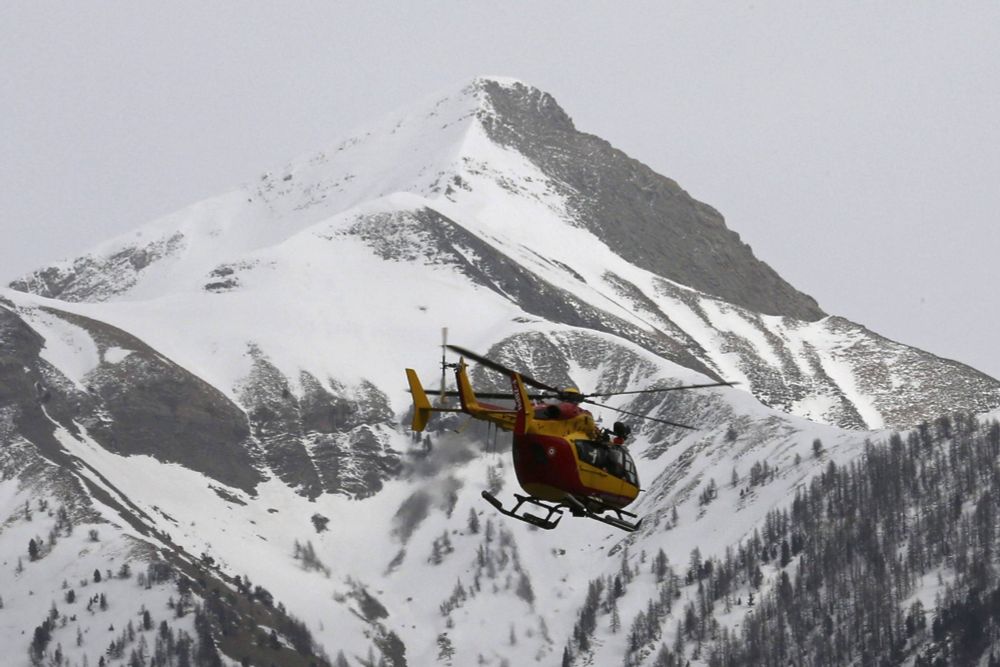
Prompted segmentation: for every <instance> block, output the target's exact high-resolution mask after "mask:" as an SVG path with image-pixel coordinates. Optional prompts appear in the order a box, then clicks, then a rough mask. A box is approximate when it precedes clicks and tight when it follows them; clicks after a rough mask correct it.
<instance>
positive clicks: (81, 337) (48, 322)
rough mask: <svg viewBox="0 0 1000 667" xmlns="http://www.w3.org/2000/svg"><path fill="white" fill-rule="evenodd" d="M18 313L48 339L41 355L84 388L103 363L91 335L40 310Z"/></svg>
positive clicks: (25, 310)
mask: <svg viewBox="0 0 1000 667" xmlns="http://www.w3.org/2000/svg"><path fill="white" fill-rule="evenodd" d="M13 294H14V293H12V295H13ZM18 314H19V315H21V316H22V317H23V318H24V319H25V320H26V321H27V322H28V323H29V324H30V325H31V326H32V328H34V329H35V331H37V332H38V333H40V334H41V335H42V337H43V338H44V339H45V345H44V347H43V348H42V350H41V352H40V353H39V356H41V357H42V359H44V360H45V361H47V362H49V363H50V364H52V365H53V366H55V367H56V368H58V369H59V370H61V371H62V372H63V374H64V375H66V377H68V378H69V379H70V380H72V381H73V382H74V383H75V384H76V385H77V386H78V387H82V386H84V384H85V381H84V377H85V376H86V375H87V373H89V372H90V371H92V370H93V369H95V368H97V365H98V364H99V363H100V361H101V358H100V353H99V352H98V349H97V344H96V343H95V342H94V340H93V339H92V338H91V337H90V335H89V334H88V333H87V332H86V331H85V330H83V329H82V328H80V327H78V326H76V325H75V324H71V323H70V322H67V321H66V320H65V319H63V318H61V317H58V316H56V315H54V314H52V313H50V312H47V311H45V310H42V309H41V308H33V307H28V308H21V309H18Z"/></svg>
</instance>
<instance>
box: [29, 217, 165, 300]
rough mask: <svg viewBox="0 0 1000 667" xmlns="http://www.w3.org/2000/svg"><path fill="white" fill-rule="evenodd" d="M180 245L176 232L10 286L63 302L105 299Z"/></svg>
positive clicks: (49, 269) (54, 267) (87, 257)
mask: <svg viewBox="0 0 1000 667" xmlns="http://www.w3.org/2000/svg"><path fill="white" fill-rule="evenodd" d="M183 247H184V235H183V234H181V233H180V232H177V233H175V234H170V235H167V236H164V237H163V238H160V239H157V240H155V241H151V242H149V243H145V244H135V245H133V246H129V247H126V248H123V249H121V250H119V251H117V252H114V253H112V254H111V255H108V256H101V255H83V256H81V257H78V258H77V259H75V260H73V261H72V262H71V263H69V262H67V263H61V264H55V265H52V266H49V267H46V268H44V269H39V270H38V271H34V272H33V273H30V274H28V275H27V276H25V277H24V278H19V279H18V280H15V281H13V282H11V284H10V287H12V288H13V289H16V290H18V291H21V292H30V293H32V294H38V295H39V296H45V297H49V298H51V299H62V300H63V301H105V300H107V299H110V298H112V297H114V296H116V295H118V294H121V293H123V292H125V291H127V290H128V289H129V288H131V287H132V286H133V285H135V283H136V281H137V280H138V278H139V275H140V274H141V273H142V271H143V270H144V269H145V268H146V267H148V266H150V265H151V264H153V263H154V262H156V261H157V260H160V259H162V258H164V257H167V256H169V255H172V254H174V253H176V252H178V251H180V250H181V249H183Z"/></svg>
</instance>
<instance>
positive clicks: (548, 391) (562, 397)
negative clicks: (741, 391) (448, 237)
mask: <svg viewBox="0 0 1000 667" xmlns="http://www.w3.org/2000/svg"><path fill="white" fill-rule="evenodd" d="M443 347H446V348H448V349H449V350H451V351H453V352H457V353H458V354H460V355H462V356H463V357H467V358H469V359H472V360H473V361H475V362H477V363H479V364H480V365H482V366H485V367H486V368H489V369H491V370H494V371H497V372H499V373H503V374H504V375H508V376H509V375H511V374H515V373H516V374H517V375H519V376H520V377H521V380H522V381H523V382H524V384H526V385H528V386H529V387H534V388H535V389H540V390H541V392H542V393H529V394H528V397H529V398H530V399H532V400H551V399H556V400H559V401H564V402H567V403H574V404H577V405H578V404H580V403H586V404H588V405H594V406H597V407H599V408H604V409H606V410H612V411H614V412H618V413H620V414H623V415H629V416H631V417H638V418H640V419H648V420H649V421H654V422H659V423H661V424H668V425H670V426H676V427H678V428H684V429H689V430H695V427H693V426H688V425H687V424H680V423H677V422H673V421H669V420H667V419H660V418H659V417H650V416H648V415H642V414H639V413H637V412H631V411H629V410H623V409H621V408H616V407H614V406H611V405H606V404H604V403H598V402H597V401H594V400H592V397H594V396H597V397H602V398H606V397H611V396H628V395H637V394H659V393H665V392H668V391H683V390H687V389H705V388H708V387H732V386H733V385H736V384H739V383H738V382H707V383H704V384H689V385H680V386H677V387H659V388H656V389H633V390H629V391H595V392H590V393H583V392H581V391H580V390H578V389H576V388H575V387H562V388H559V387H554V386H552V385H549V384H546V383H544V382H541V381H539V380H536V379H535V378H533V377H531V376H530V375H526V374H524V373H522V372H520V371H516V370H514V369H512V368H509V367H507V366H504V365H503V364H501V363H499V362H497V361H494V360H493V359H490V358H489V357H484V356H483V355H481V354H477V353H475V352H473V351H471V350H467V349H465V348H464V347H459V346H458V345H448V344H447V343H445V344H444V345H443ZM442 363H443V362H442ZM442 388H443V387H442ZM457 393H458V392H444V391H443V392H442V396H454V395H457ZM476 395H477V396H479V397H481V398H499V399H513V398H514V395H513V394H511V393H509V392H506V393H505V392H494V393H477V394H476Z"/></svg>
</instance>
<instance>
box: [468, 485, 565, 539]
mask: <svg viewBox="0 0 1000 667" xmlns="http://www.w3.org/2000/svg"><path fill="white" fill-rule="evenodd" d="M514 497H515V498H517V503H516V504H515V505H514V507H512V508H511V509H509V510H507V509H504V507H503V504H502V503H501V502H500V501H499V500H497V499H496V496H494V495H493V494H492V493H490V492H489V491H483V498H485V499H486V502H488V503H489V504H490V505H493V507H495V508H497V511H498V512H500V513H501V514H506V515H507V516H509V517H513V518H515V519H518V520H520V521H524V522H525V523H530V524H531V525H532V526H537V527H538V528H544V529H545V530H552V529H553V528H555V527H556V526H558V525H559V520H560V519H562V508H561V507H560V506H559V505H549V504H548V503H545V502H542V501H541V500H539V499H538V498H532V497H531V496H522V495H521V494H519V493H515V494H514ZM524 503H529V504H531V505H538V506H539V507H541V508H542V509H544V510H546V511H547V512H548V514H546V515H545V518H542V517H540V516H535V515H534V514H528V513H527V512H525V513H523V514H518V513H517V510H518V509H519V508H520V507H521V505H523V504H524ZM553 515H555V517H556V518H555V519H554V520H553V519H552V516H553Z"/></svg>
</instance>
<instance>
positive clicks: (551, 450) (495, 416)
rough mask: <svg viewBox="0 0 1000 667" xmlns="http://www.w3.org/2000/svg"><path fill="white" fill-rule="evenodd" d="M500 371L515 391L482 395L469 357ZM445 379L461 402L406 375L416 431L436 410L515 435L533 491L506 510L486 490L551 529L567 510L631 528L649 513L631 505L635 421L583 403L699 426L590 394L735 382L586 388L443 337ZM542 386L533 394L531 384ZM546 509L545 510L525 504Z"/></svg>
mask: <svg viewBox="0 0 1000 667" xmlns="http://www.w3.org/2000/svg"><path fill="white" fill-rule="evenodd" d="M444 348H447V349H449V350H452V351H453V352H457V353H458V354H459V355H461V356H460V359H459V361H458V363H447V362H446V360H445V358H444V352H443V349H444ZM466 358H468V359H471V360H473V361H475V362H478V363H479V364H481V365H483V366H485V367H486V368H490V369H492V370H494V371H497V372H500V373H502V374H504V375H506V376H507V378H508V379H509V381H510V386H511V391H510V393H504V392H489V393H479V394H476V393H475V392H474V391H473V389H472V384H471V383H470V381H469V377H468V372H467V368H468V365H467V364H466V362H465V359H466ZM441 363H442V385H441V391H440V392H438V393H439V394H440V402H441V403H443V402H444V401H445V397H447V396H457V397H458V398H459V407H457V408H449V407H444V406H443V405H441V404H440V403H439V406H438V407H434V406H432V405H431V402H430V399H429V398H428V396H427V392H426V391H425V390H424V388H423V386H422V385H421V383H420V379H419V378H418V377H417V373H416V371H414V370H413V369H412V368H407V369H406V377H407V381H408V383H409V386H410V393H411V395H412V397H413V406H414V412H413V422H412V428H413V430H414V431H417V432H421V431H423V430H424V429H425V428H426V427H427V423H428V420H429V419H430V417H431V415H432V414H433V413H435V412H460V413H465V414H468V415H470V416H471V417H472V418H474V419H479V420H484V421H487V422H490V423H492V424H494V425H496V426H497V427H498V428H500V429H502V430H504V431H510V432H511V433H512V435H513V443H512V446H511V452H512V455H513V460H514V470H515V472H516V474H517V481H518V483H519V484H520V485H521V488H522V489H523V490H524V491H525V493H526V494H527V495H522V494H519V493H515V494H514V497H515V499H516V502H515V504H514V506H513V507H511V508H510V509H506V508H505V507H504V506H503V503H502V502H500V500H498V499H497V498H496V497H495V496H494V495H493V494H492V493H490V492H489V491H487V490H483V492H482V496H483V498H484V499H485V500H486V501H487V502H489V503H490V504H491V505H492V506H493V507H495V508H496V509H497V510H498V511H499V512H500V513H501V514H504V515H506V516H509V517H512V518H514V519H518V520H520V521H524V522H526V523H528V524H531V525H533V526H536V527H538V528H543V529H546V530H551V529H553V528H555V527H556V526H557V525H558V524H559V521H560V520H561V519H562V517H563V513H564V512H565V511H567V510H568V511H569V513H570V514H572V515H573V516H577V517H585V518H588V519H594V520H595V521H600V522H601V523H604V524H607V525H610V526H613V527H615V528H619V529H621V530H625V531H628V532H632V531H635V530H637V529H638V528H639V527H640V525H641V523H642V520H641V519H640V518H639V517H638V515H636V514H633V513H632V512H629V511H627V510H626V509H625V507H627V506H628V505H629V504H631V503H632V502H633V501H634V500H635V499H636V497H637V496H638V495H639V492H640V490H641V488H640V486H639V475H638V472H637V469H636V465H635V461H634V460H633V458H632V456H631V454H630V453H629V451H628V448H627V446H626V444H625V441H626V440H627V438H628V437H629V435H630V434H631V428H630V427H629V426H628V425H626V424H625V423H623V422H615V424H614V426H613V428H612V429H610V430H609V429H606V428H601V427H599V426H598V425H597V423H596V422H595V421H594V417H593V415H592V414H591V413H590V411H588V410H586V409H584V408H582V407H581V404H589V405H595V406H597V407H601V408H606V409H609V410H613V411H615V412H618V413H621V414H625V415H629V416H632V417H638V418H641V419H646V420H649V421H655V422H659V423H662V424H668V425H670V426H674V427H677V428H683V429H690V430H694V427H692V426H688V425H686V424H679V423H677V422H672V421H668V420H666V419H660V418H658V417H650V416H647V415H641V414H638V413H635V412H630V411H628V410H623V409H621V408H616V407H612V406H610V405H605V404H602V403H598V402H596V401H593V400H591V397H593V396H601V397H603V396H621V395H626V394H648V393H659V392H666V391H677V390H685V389H699V388H705V387H731V386H733V385H734V384H737V383H735V382H712V383H706V384H692V385H684V386H679V387H665V388H659V389H639V390H632V391H613V392H592V393H582V392H580V391H579V390H578V389H576V388H573V387H567V388H562V389H560V388H557V387H553V386H551V385H548V384H545V383H543V382H540V381H538V380H535V379H534V378H532V377H530V376H528V375H526V374H524V373H521V372H518V371H515V370H513V369H511V368H508V367H506V366H504V365H502V364H500V363H498V362H496V361H494V360H492V359H489V358H487V357H484V356H481V355H479V354H476V353H475V352H471V351H469V350H466V349H464V348H461V347H458V346H456V345H447V344H442V361H441ZM448 368H451V369H453V370H454V373H455V381H456V385H457V387H458V390H457V391H445V389H444V373H445V371H446V369H448ZM529 386H530V387H533V388H535V389H538V390H541V392H536V393H529V391H528V389H527V387H529ZM480 399H506V400H511V399H513V401H514V405H513V407H512V408H511V407H503V406H499V405H494V404H490V403H483V402H481V400H480ZM531 506H534V507H537V508H540V509H541V510H542V511H544V512H545V515H544V516H540V515H538V514H532V513H530V512H528V511H521V508H522V507H524V508H525V510H527V509H529V508H530V507H531Z"/></svg>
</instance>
